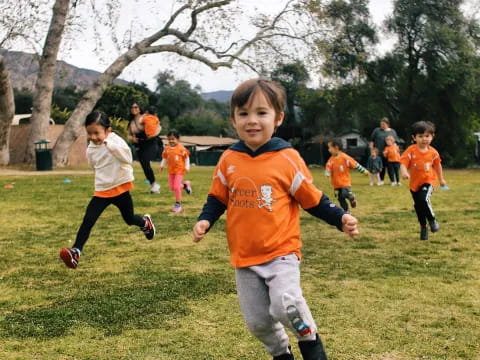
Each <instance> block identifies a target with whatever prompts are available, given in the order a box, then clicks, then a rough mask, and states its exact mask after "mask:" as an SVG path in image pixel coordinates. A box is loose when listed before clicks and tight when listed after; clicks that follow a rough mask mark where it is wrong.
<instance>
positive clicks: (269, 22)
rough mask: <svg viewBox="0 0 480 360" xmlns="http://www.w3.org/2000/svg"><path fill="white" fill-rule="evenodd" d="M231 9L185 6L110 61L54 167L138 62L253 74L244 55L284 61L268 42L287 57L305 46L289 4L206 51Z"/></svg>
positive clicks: (56, 153) (220, 1)
mask: <svg viewBox="0 0 480 360" xmlns="http://www.w3.org/2000/svg"><path fill="white" fill-rule="evenodd" d="M232 3H234V1H233V0H216V1H215V0H211V1H205V0H199V1H195V0H188V1H186V3H185V4H184V5H183V6H180V7H179V8H178V9H177V10H176V11H175V12H173V13H172V15H171V17H170V18H169V19H168V20H167V21H166V23H165V24H164V25H163V27H162V28H161V29H160V30H158V31H156V32H154V33H153V34H152V35H150V36H148V37H145V38H144V39H142V40H140V41H138V42H136V43H134V44H133V45H131V46H130V47H129V48H128V49H127V50H126V51H125V52H124V53H123V54H121V55H120V56H119V57H118V58H117V59H116V60H115V61H113V63H112V64H111V65H110V66H109V67H108V68H107V69H106V70H105V72H104V73H102V74H101V75H100V77H99V78H98V79H97V80H96V82H95V84H94V85H93V87H92V88H91V89H90V90H89V91H87V93H86V94H85V95H84V96H83V98H82V99H81V100H80V102H79V103H78V105H77V107H76V108H75V110H74V111H73V113H72V115H71V117H70V119H69V120H68V121H67V123H66V124H65V128H64V131H63V132H62V134H61V135H60V136H59V138H58V139H57V141H56V143H55V146H54V148H53V163H54V165H55V166H65V165H66V164H67V159H68V153H69V150H70V148H71V146H72V145H73V143H74V142H75V140H76V139H77V137H78V136H79V134H80V131H82V126H83V124H84V120H85V117H86V115H87V114H88V113H89V112H90V111H92V109H93V108H94V106H95V104H96V102H97V101H98V100H99V99H100V97H101V96H102V94H103V93H104V91H105V89H106V88H107V87H108V86H109V85H110V84H111V83H112V82H113V80H114V79H115V78H116V77H117V76H119V75H120V73H121V72H122V71H123V70H124V69H125V68H126V67H127V66H128V65H129V64H130V63H132V62H133V61H135V60H136V59H138V58H139V57H140V56H142V55H148V54H158V53H171V54H176V55H178V56H180V57H181V58H186V59H190V60H194V61H198V62H200V63H203V64H205V65H207V66H208V67H210V68H211V69H213V70H216V69H218V68H220V67H227V68H231V67H232V66H233V64H234V63H235V62H238V63H241V64H244V65H245V66H247V67H249V68H251V69H256V68H257V67H256V66H255V63H256V62H257V60H258V58H256V57H255V56H254V55H252V53H250V54H249V55H250V56H246V54H247V51H248V50H252V49H256V50H260V51H261V52H260V55H261V56H262V57H263V58H265V54H266V49H267V48H268V49H271V51H270V52H269V53H268V56H267V57H266V58H267V59H268V60H269V61H270V63H275V61H274V60H273V61H272V56H273V57H275V56H278V58H279V60H283V61H285V57H286V53H285V52H282V51H281V50H280V47H281V46H280V45H278V44H277V43H276V42H275V41H274V39H276V38H283V39H285V38H288V41H285V43H287V44H288V46H289V47H290V51H291V53H293V54H296V52H295V51H294V50H293V49H292V46H293V45H292V40H294V39H295V40H301V41H305V40H306V39H307V38H308V36H307V35H308V34H307V33H302V34H298V33H297V32H296V31H295V30H296V28H298V25H299V20H298V19H299V18H301V17H302V16H305V14H303V15H302V16H300V17H298V16H297V20H295V21H296V22H295V21H292V23H291V22H290V21H289V19H290V20H291V16H292V14H293V13H297V14H298V12H301V10H300V9H301V8H300V7H298V6H294V5H295V4H296V2H295V1H294V0H290V1H288V2H287V4H286V5H285V7H284V8H283V9H282V10H281V11H280V12H279V13H278V14H277V15H275V16H273V17H272V18H267V17H265V16H263V17H261V18H260V19H257V21H256V22H255V23H254V24H253V25H254V26H255V27H256V29H257V30H256V32H255V33H254V34H253V35H252V36H251V37H250V38H248V39H239V40H236V41H233V42H232V43H231V44H230V45H228V46H226V47H224V48H223V49H220V48H219V45H218V44H213V45H212V44H211V43H209V42H208V41H207V40H206V39H207V38H208V37H209V36H210V35H211V34H209V33H208V31H211V29H213V28H215V27H218V28H221V27H222V26H223V27H224V28H225V27H228V26H232V24H231V23H225V22H224V21H226V20H228V19H227V18H226V14H225V13H219V11H227V10H226V9H227V7H228V6H229V5H231V4H232ZM237 16H238V15H237ZM179 17H182V19H189V24H188V26H186V27H185V29H183V30H182V29H179V28H178V27H175V26H174V24H175V22H176V20H177V19H178V18H179ZM307 17H308V15H307ZM201 20H203V24H208V26H206V27H204V28H201V27H200V26H199V23H200V22H201ZM230 20H231V19H230ZM307 28H308V26H307ZM272 50H273V51H272ZM262 52H263V53H262ZM272 54H273V55H272ZM257 64H258V62H257Z"/></svg>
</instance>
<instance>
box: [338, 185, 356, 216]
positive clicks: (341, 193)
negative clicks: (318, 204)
mask: <svg viewBox="0 0 480 360" xmlns="http://www.w3.org/2000/svg"><path fill="white" fill-rule="evenodd" d="M335 197H336V198H337V199H338V201H339V202H340V206H341V207H342V209H343V210H344V211H348V203H347V199H348V200H349V201H350V203H351V202H352V201H353V200H355V195H354V194H353V192H352V189H351V187H350V186H347V187H343V188H339V189H335Z"/></svg>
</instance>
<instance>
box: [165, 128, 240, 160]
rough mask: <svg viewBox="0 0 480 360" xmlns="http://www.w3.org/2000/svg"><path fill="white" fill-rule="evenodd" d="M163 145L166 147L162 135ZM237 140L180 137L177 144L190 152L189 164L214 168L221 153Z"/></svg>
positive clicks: (213, 137) (166, 141) (228, 138)
mask: <svg viewBox="0 0 480 360" xmlns="http://www.w3.org/2000/svg"><path fill="white" fill-rule="evenodd" d="M161 139H162V141H163V145H164V146H167V145H168V140H167V137H166V136H164V135H162V136H161ZM237 141H238V139H234V138H230V137H217V136H187V135H182V136H181V137H180V141H179V143H180V144H182V145H183V146H185V147H186V148H187V149H188V150H189V151H190V162H191V163H192V164H196V165H204V166H215V165H216V164H217V162H218V159H219V158H220V156H221V155H222V153H223V152H224V151H225V150H226V149H228V148H229V147H230V146H231V145H233V144H234V143H236V142H237Z"/></svg>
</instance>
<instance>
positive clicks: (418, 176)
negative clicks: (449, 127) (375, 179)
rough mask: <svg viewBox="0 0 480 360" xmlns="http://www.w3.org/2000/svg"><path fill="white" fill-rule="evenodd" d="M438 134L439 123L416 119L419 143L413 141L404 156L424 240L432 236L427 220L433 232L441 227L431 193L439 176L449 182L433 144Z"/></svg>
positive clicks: (403, 166) (402, 161) (442, 181)
mask: <svg viewBox="0 0 480 360" xmlns="http://www.w3.org/2000/svg"><path fill="white" fill-rule="evenodd" d="M434 136H435V126H434V125H433V124H432V123H431V122H429V121H418V122H416V123H414V124H413V125H412V139H413V141H414V142H415V144H413V145H410V146H409V147H408V148H407V149H406V150H405V152H404V153H403V154H402V157H401V158H400V164H401V165H400V171H401V175H402V178H404V179H408V178H410V193H411V194H412V197H413V201H414V207H415V212H416V213H417V218H418V222H419V223H420V240H428V229H427V221H428V223H429V225H430V230H431V231H432V232H437V231H438V230H440V225H439V224H438V222H437V220H436V219H435V213H434V212H433V208H432V204H431V202H430V197H431V195H432V192H433V187H434V186H435V184H436V182H437V179H438V181H439V182H440V185H441V186H446V185H447V182H446V181H445V179H444V178H443V168H442V160H441V158H440V155H439V154H438V151H437V150H436V149H435V148H433V147H432V146H430V143H431V142H432V140H433V137H434ZM409 171H410V172H409Z"/></svg>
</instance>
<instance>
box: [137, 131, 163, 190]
mask: <svg viewBox="0 0 480 360" xmlns="http://www.w3.org/2000/svg"><path fill="white" fill-rule="evenodd" d="M136 148H137V156H138V160H139V161H140V165H142V169H143V173H144V174H145V177H146V178H147V180H148V181H150V184H153V183H154V182H155V174H154V172H153V170H152V166H151V165H150V161H152V160H154V159H155V157H156V156H157V152H158V143H157V139H151V140H145V141H142V142H140V143H138V144H137V146H136Z"/></svg>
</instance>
